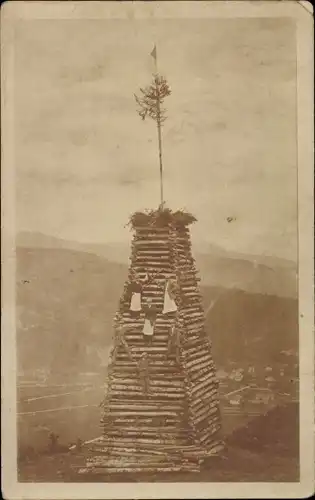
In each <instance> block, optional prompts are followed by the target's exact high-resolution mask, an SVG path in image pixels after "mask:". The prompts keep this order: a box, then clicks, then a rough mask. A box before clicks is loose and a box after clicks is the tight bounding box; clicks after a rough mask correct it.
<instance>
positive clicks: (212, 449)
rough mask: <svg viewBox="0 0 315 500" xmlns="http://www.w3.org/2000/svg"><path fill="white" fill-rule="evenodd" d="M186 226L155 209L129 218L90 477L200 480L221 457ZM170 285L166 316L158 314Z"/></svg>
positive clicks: (187, 220)
mask: <svg viewBox="0 0 315 500" xmlns="http://www.w3.org/2000/svg"><path fill="white" fill-rule="evenodd" d="M194 221H195V219H194V217H193V216H191V215H190V214H187V213H184V212H180V211H178V212H172V211H170V210H168V209H164V208H161V209H159V210H156V211H151V212H149V213H136V214H134V215H133V216H132V217H131V221H130V222H131V226H132V229H133V231H134V236H133V241H132V252H131V259H130V267H129V275H128V279H127V281H126V283H125V287H124V291H123V294H122V297H121V299H120V302H119V308H118V311H117V314H116V316H115V320H114V345H113V350H112V354H111V360H110V365H109V375H108V389H107V394H106V397H105V400H104V409H103V411H104V414H103V418H102V424H103V436H102V437H101V438H99V439H98V440H97V441H95V442H94V443H92V444H90V453H89V458H88V461H87V469H86V470H87V471H89V472H92V473H113V472H160V471H161V472H164V471H199V470H200V465H201V463H202V461H203V460H204V459H205V458H206V457H209V456H213V455H217V454H218V453H219V452H220V451H221V450H222V449H223V443H222V441H221V438H220V410H219V402H218V385H217V379H216V372H215V366H214V363H213V359H212V355H211V345H210V341H209V338H208V336H207V334H206V332H205V318H204V312H203V307H202V300H201V295H200V292H199V285H198V282H199V278H198V277H197V270H196V267H195V261H194V258H193V256H192V252H191V240H190V232H189V227H188V226H189V224H191V223H192V222H194ZM135 283H136V286H134V284H135ZM170 284H172V297H173V299H171V300H172V302H171V303H172V304H173V308H172V307H171V308H169V309H167V307H166V308H165V297H166V294H167V287H168V286H169V285H170ZM134 290H136V293H138V298H139V301H138V305H139V307H138V309H137V308H136V310H132V307H131V304H132V300H133V299H132V295H133V293H135V292H134ZM139 294H140V295H139ZM174 304H175V307H174ZM148 311H151V314H148ZM152 311H154V312H153V314H152ZM148 318H149V321H151V324H152V331H151V335H150V336H147V335H146V331H145V324H147V323H146V321H147V320H148ZM152 318H153V319H152Z"/></svg>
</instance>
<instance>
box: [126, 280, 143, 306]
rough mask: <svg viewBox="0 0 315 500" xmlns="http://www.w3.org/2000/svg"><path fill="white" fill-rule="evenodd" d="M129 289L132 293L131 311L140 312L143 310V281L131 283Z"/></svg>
mask: <svg viewBox="0 0 315 500" xmlns="http://www.w3.org/2000/svg"><path fill="white" fill-rule="evenodd" d="M129 291H130V293H131V299H130V311H132V312H137V313H139V312H140V311H141V292H142V285H141V283H139V282H138V281H134V282H132V283H130V285H129Z"/></svg>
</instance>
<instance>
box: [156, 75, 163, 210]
mask: <svg viewBox="0 0 315 500" xmlns="http://www.w3.org/2000/svg"><path fill="white" fill-rule="evenodd" d="M155 82H156V90H157V120H156V124H157V131H158V142H159V162H160V195H161V208H163V205H164V194H163V162H162V131H161V109H160V96H159V92H158V83H157V79H156V80H155Z"/></svg>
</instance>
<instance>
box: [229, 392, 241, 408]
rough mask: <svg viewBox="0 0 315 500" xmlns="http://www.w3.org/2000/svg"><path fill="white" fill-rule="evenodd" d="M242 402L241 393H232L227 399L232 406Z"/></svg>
mask: <svg viewBox="0 0 315 500" xmlns="http://www.w3.org/2000/svg"><path fill="white" fill-rule="evenodd" d="M242 402H243V396H242V395H241V394H234V395H233V396H231V397H230V399H229V403H230V405H232V406H240V405H241V404H242Z"/></svg>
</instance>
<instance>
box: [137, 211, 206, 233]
mask: <svg viewBox="0 0 315 500" xmlns="http://www.w3.org/2000/svg"><path fill="white" fill-rule="evenodd" d="M196 221H197V219H196V218H195V217H194V216H193V215H192V214H191V213H189V212H185V211H184V210H176V211H173V210H171V209H169V208H159V209H158V210H146V211H144V212H135V213H133V214H132V215H131V216H130V218H129V222H128V226H129V227H130V228H131V229H136V228H141V227H145V226H152V227H171V226H175V227H178V228H180V227H186V226H188V225H190V224H193V223H194V222H196Z"/></svg>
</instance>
